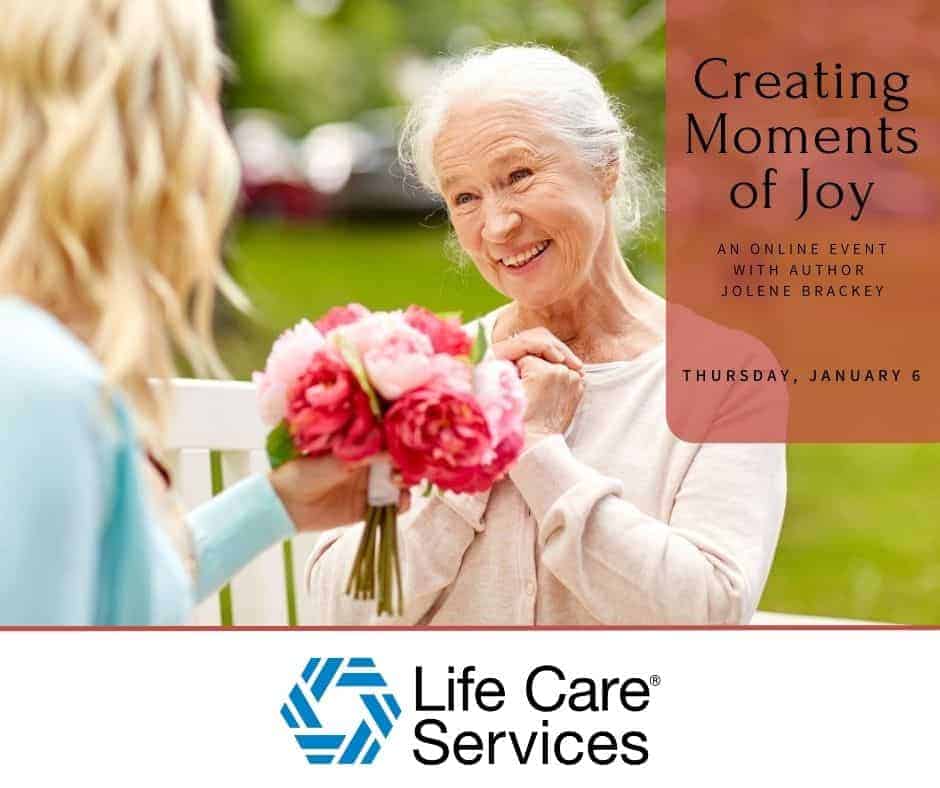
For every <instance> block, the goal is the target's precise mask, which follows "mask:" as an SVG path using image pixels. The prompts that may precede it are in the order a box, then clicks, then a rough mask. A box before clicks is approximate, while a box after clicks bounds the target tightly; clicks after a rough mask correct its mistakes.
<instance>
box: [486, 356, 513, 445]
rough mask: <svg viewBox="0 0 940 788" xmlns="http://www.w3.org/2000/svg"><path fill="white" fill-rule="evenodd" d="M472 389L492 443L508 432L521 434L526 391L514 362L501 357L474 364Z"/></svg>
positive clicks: (506, 435) (496, 442)
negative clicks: (484, 418)
mask: <svg viewBox="0 0 940 788" xmlns="http://www.w3.org/2000/svg"><path fill="white" fill-rule="evenodd" d="M473 389H474V393H475V394H476V397H477V402H479V403H480V409H481V410H482V411H483V415H484V416H485V417H486V423H487V425H488V426H489V428H490V435H491V436H492V438H493V443H494V445H496V444H499V443H500V442H502V441H503V440H504V439H505V438H507V437H509V436H510V435H522V434H523V424H522V417H523V414H524V413H525V392H524V391H523V388H522V381H521V380H520V379H519V372H518V371H517V370H516V367H515V365H514V364H512V363H510V362H509V361H504V360H502V359H494V360H492V361H483V362H481V363H480V364H477V365H476V367H474V369H473Z"/></svg>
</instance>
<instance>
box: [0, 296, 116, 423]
mask: <svg viewBox="0 0 940 788" xmlns="http://www.w3.org/2000/svg"><path fill="white" fill-rule="evenodd" d="M0 368H2V369H3V375H2V377H0V400H6V401H10V400H11V399H12V400H15V401H17V402H18V403H19V404H20V405H21V406H25V405H27V404H28V403H29V402H33V403H37V404H38V403H46V402H49V401H52V402H59V403H61V402H65V401H76V402H89V403H90V402H92V401H93V400H95V399H99V398H100V392H101V386H102V383H103V380H104V373H103V370H102V368H101V365H100V364H99V363H98V361H97V359H95V357H94V356H93V355H92V353H91V351H90V350H89V349H88V348H87V347H86V346H85V345H84V344H82V343H81V342H80V341H79V340H78V338H77V337H75V336H74V335H73V334H72V333H71V332H70V331H69V330H68V329H67V328H65V326H63V325H62V324H61V323H60V322H59V321H58V320H56V318H55V317H53V316H52V315H50V314H49V313H48V312H46V311H44V310H42V309H40V308H39V307H37V306H34V305H32V304H30V303H28V302H26V301H23V300H21V299H19V298H11V297H4V298H0Z"/></svg>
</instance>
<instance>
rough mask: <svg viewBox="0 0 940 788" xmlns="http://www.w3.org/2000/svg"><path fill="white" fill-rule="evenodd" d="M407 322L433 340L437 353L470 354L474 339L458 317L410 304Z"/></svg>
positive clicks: (432, 343)
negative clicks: (442, 314)
mask: <svg viewBox="0 0 940 788" xmlns="http://www.w3.org/2000/svg"><path fill="white" fill-rule="evenodd" d="M405 322H406V323H407V324H408V325H409V326H411V327H412V328H416V329H418V331H420V332H421V333H422V334H425V335H426V336H427V337H428V338H429V339H430V340H431V345H432V346H433V347H434V352H435V353H447V354H448V355H451V356H468V355H470V349H471V348H472V347H473V341H472V340H471V339H470V337H469V336H468V335H467V332H466V331H464V330H463V328H462V327H461V325H460V321H459V320H457V319H456V318H443V317H438V316H437V315H435V314H434V313H433V312H430V311H429V310H427V309H425V308H424V307H421V306H409V307H408V309H407V310H405Z"/></svg>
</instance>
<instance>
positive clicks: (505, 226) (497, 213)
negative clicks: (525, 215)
mask: <svg viewBox="0 0 940 788" xmlns="http://www.w3.org/2000/svg"><path fill="white" fill-rule="evenodd" d="M520 224H522V217H521V216H520V215H519V214H518V213H516V211H513V210H511V209H508V208H506V207H504V206H500V205H494V206H492V207H490V208H489V209H488V210H487V211H486V213H485V215H484V220H483V240H485V241H490V242H492V243H500V242H502V241H505V240H506V239H507V238H508V237H509V236H510V235H512V233H513V232H514V231H515V230H516V228H517V227H518V226H519V225H520Z"/></svg>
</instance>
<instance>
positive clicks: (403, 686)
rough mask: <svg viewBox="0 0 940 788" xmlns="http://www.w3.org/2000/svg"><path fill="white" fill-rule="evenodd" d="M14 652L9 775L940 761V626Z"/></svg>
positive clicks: (496, 771)
mask: <svg viewBox="0 0 940 788" xmlns="http://www.w3.org/2000/svg"><path fill="white" fill-rule="evenodd" d="M0 653H2V655H3V662H2V665H3V670H2V673H0V742H2V756H0V758H2V759H0V781H2V783H3V784H5V785H44V786H45V785H72V784H77V783H80V784H88V785H95V786H111V785H114V786H118V785H119V786H127V785H133V786H150V785H152V786H161V788H166V787H167V786H175V785H179V786H200V785H204V786H209V785H212V786H218V785H227V784H231V785H278V786H293V785H298V786H299V785H324V786H333V785H340V786H360V785H362V786H366V785H368V786H376V785H380V784H384V785H415V786H424V785H434V786H446V787H447V788H453V787H454V786H463V785H468V786H469V785H473V786H479V785H480V784H481V783H480V781H481V780H487V779H494V780H495V782H494V783H493V785H495V786H501V785H507V784H509V781H510V780H513V779H515V780H519V781H527V782H525V783H523V782H519V783H518V784H519V785H523V784H530V782H529V781H539V780H549V781H551V784H552V785H556V784H563V783H562V782H561V781H563V780H566V779H567V780H572V779H578V780H585V781H586V782H585V785H588V784H590V785H592V786H593V785H611V786H614V785H616V786H624V785H649V786H660V785H662V786H677V785H691V784H700V785H706V786H710V785H719V784H721V785H726V786H744V785H756V786H761V787H762V788H763V787H764V786H777V785H780V786H789V787H790V788H792V786H802V785H806V786H816V785H826V784H831V785H852V786H861V785H884V784H886V783H889V782H890V783H891V784H894V785H926V784H934V783H935V782H936V780H937V776H938V766H940V764H938V760H940V756H938V755H937V749H936V739H937V728H936V719H937V713H938V708H940V678H938V670H940V667H938V666H940V631H841V632H840V631H816V632H812V631H740V630H736V631H649V632H637V631H613V630H611V631H521V632H520V631H505V632H498V631H446V632H444V631H440V632H433V631H400V632H396V631H391V632H390V631H368V630H362V631H352V632H350V631H327V632H324V631H313V632H311V631H242V632H239V631H229V632H204V631H197V632H185V631H183V632H181V631H162V632H157V631H152V632H139V631H115V632H102V631H90V632H56V631H41V632H0ZM591 709H598V710H596V711H595V710H591Z"/></svg>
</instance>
